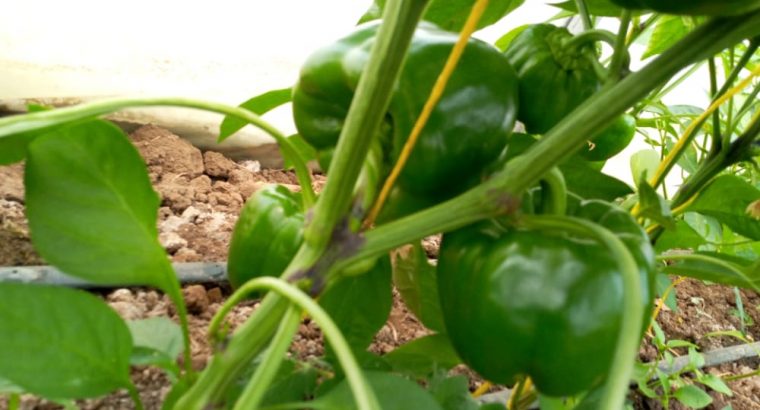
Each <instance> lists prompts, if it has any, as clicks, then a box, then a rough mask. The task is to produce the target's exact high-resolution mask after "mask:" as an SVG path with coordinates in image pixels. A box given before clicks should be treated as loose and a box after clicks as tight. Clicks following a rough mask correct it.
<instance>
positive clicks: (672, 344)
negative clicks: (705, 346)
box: [665, 340, 698, 349]
mask: <svg viewBox="0 0 760 410" xmlns="http://www.w3.org/2000/svg"><path fill="white" fill-rule="evenodd" d="M665 347H667V348H668V349H675V348H677V347H698V346H697V345H695V344H694V343H691V342H687V341H686V340H668V342H667V343H665Z"/></svg>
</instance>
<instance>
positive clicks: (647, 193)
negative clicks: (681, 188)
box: [639, 178, 676, 229]
mask: <svg viewBox="0 0 760 410" xmlns="http://www.w3.org/2000/svg"><path fill="white" fill-rule="evenodd" d="M639 205H640V208H639V209H640V210H639V215H640V216H643V217H645V218H647V219H651V220H653V221H655V222H657V223H658V224H660V225H662V226H663V227H665V228H666V229H675V227H676V223H675V220H674V219H673V214H672V212H671V211H670V205H669V204H668V202H667V201H666V200H665V198H663V197H661V196H660V195H659V194H657V192H656V191H655V190H654V188H652V186H651V185H649V183H648V182H647V181H646V180H645V179H644V178H642V179H641V180H640V181H639Z"/></svg>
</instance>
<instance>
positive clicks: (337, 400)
mask: <svg viewBox="0 0 760 410" xmlns="http://www.w3.org/2000/svg"><path fill="white" fill-rule="evenodd" d="M364 377H365V378H366V380H367V381H368V382H369V384H370V386H372V390H374V392H375V396H376V397H377V401H378V402H379V403H380V407H381V408H382V409H383V410H409V409H414V410H443V409H442V408H441V406H440V405H439V404H438V403H437V402H436V401H435V399H433V397H432V396H431V395H430V393H428V392H427V391H425V390H424V389H423V388H422V387H420V386H419V385H418V384H417V383H414V382H412V381H409V380H407V379H404V378H402V377H399V376H395V375H393V374H390V373H383V372H365V373H364ZM304 405H305V406H304V407H310V408H315V409H317V410H354V409H356V404H355V402H354V397H353V395H352V394H351V389H350V387H349V385H348V383H347V382H346V381H345V380H344V381H343V382H341V383H340V384H338V385H337V386H336V387H335V388H333V389H332V390H330V391H329V392H327V393H326V394H325V395H324V396H322V397H319V398H318V399H316V400H314V401H312V402H309V403H304Z"/></svg>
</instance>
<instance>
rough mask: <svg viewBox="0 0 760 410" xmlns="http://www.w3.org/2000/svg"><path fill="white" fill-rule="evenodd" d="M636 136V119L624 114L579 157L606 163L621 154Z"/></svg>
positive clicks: (601, 133)
mask: <svg viewBox="0 0 760 410" xmlns="http://www.w3.org/2000/svg"><path fill="white" fill-rule="evenodd" d="M635 134H636V119H635V118H633V116H631V115H628V114H624V115H621V116H620V117H618V118H617V119H615V121H613V122H612V124H610V125H608V126H607V128H605V129H604V130H603V131H602V132H600V133H599V134H597V135H596V136H595V137H593V138H592V139H591V144H588V145H587V146H586V147H585V148H583V149H581V151H580V153H579V155H580V156H581V157H583V158H584V159H586V160H587V161H605V160H607V159H609V158H612V157H614V156H615V155H617V154H619V153H620V151H622V150H623V149H625V147H627V146H628V144H630V142H631V140H632V139H633V136H634V135H635Z"/></svg>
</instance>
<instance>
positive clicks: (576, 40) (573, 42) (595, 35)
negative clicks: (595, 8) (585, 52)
mask: <svg viewBox="0 0 760 410" xmlns="http://www.w3.org/2000/svg"><path fill="white" fill-rule="evenodd" d="M597 41H601V42H603V43H607V44H609V45H610V46H611V47H615V45H616V44H617V37H616V36H615V34H613V33H611V32H609V31H607V30H602V29H593V30H587V31H584V32H583V33H581V34H578V35H577V36H575V37H573V38H571V39H569V40H567V41H566V42H565V44H564V46H565V47H567V48H580V47H583V46H585V45H586V44H593V43H596V42H597Z"/></svg>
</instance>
